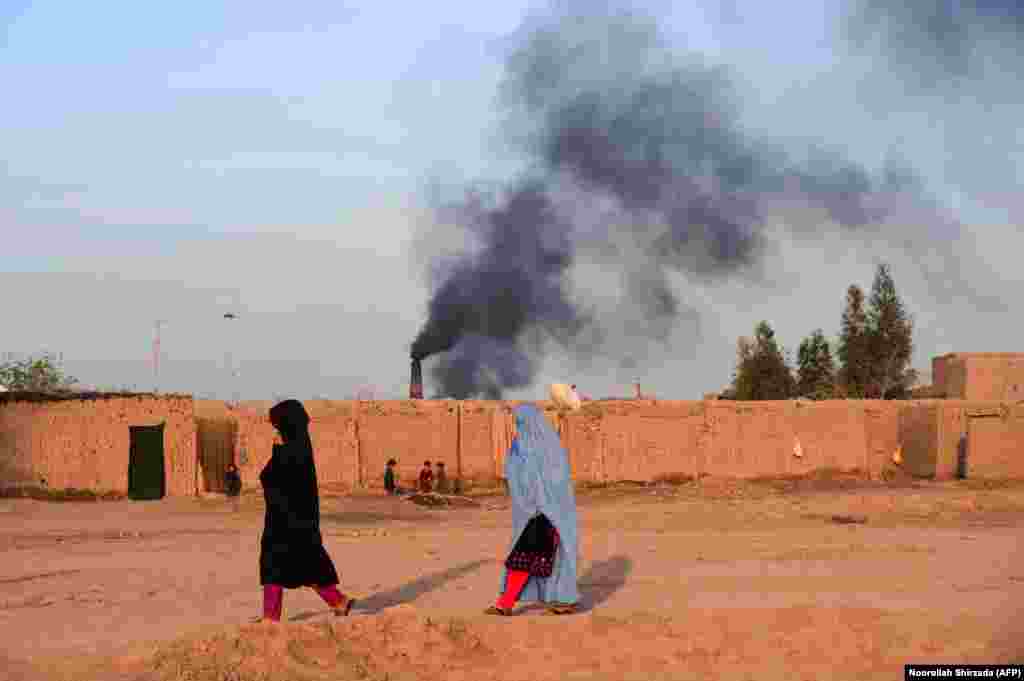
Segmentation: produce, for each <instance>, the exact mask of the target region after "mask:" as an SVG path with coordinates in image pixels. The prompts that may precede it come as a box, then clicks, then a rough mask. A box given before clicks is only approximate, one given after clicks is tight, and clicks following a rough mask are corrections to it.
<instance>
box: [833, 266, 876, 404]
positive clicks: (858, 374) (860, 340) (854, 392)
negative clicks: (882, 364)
mask: <svg viewBox="0 0 1024 681" xmlns="http://www.w3.org/2000/svg"><path fill="white" fill-rule="evenodd" d="M869 343H870V335H869V328H868V315H867V312H866V311H865V310H864V291H862V290H861V288H860V287H859V286H857V285H856V284H851V285H850V288H848V289H846V309H845V310H843V318H842V322H841V323H840V330H839V344H838V347H837V348H836V354H838V355H839V375H838V379H839V381H838V382H839V384H840V386H841V387H842V390H843V393H844V394H845V395H846V396H847V397H851V398H864V397H865V396H866V395H867V393H868V388H869V386H870V384H871V356H870V348H869Z"/></svg>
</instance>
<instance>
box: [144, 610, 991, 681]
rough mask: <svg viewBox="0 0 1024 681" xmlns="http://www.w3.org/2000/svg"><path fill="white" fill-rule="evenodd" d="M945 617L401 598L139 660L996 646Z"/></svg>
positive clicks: (207, 662)
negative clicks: (604, 608) (554, 612)
mask: <svg viewBox="0 0 1024 681" xmlns="http://www.w3.org/2000/svg"><path fill="white" fill-rule="evenodd" d="M738 615H741V616H738ZM952 624H953V623H951V626H952ZM957 624H958V625H959V626H960V627H961V628H958V631H960V632H961V635H960V636H959V637H953V636H951V635H950V634H951V631H937V630H931V631H926V632H916V631H915V630H914V628H913V617H912V616H911V615H910V614H908V615H907V616H906V617H904V616H902V615H894V614H892V613H888V614H886V613H883V612H882V611H879V610H874V609H868V608H835V609H831V610H821V609H813V608H801V607H795V608H785V609H779V610H773V609H750V610H745V611H743V612H742V613H738V612H736V611H729V612H725V611H705V610H699V611H686V612H685V613H681V616H680V617H679V618H671V617H657V616H653V615H644V614H639V615H633V616H631V617H610V616H603V615H599V614H593V613H586V614H581V615H576V616H566V617H537V616H520V617H513V618H498V617H486V616H482V615H480V616H472V617H469V618H457V617H431V616H428V615H426V614H424V613H423V612H422V611H418V610H416V609H415V608H413V607H411V606H408V605H404V606H398V607H395V608H391V609H389V610H387V611H385V612H384V613H382V614H380V615H376V616H366V615H363V616H358V615H356V616H353V617H350V618H348V619H332V620H330V621H328V622H324V623H320V624H291V623H286V624H283V625H251V626H247V627H242V628H241V629H235V630H234V631H225V632H223V633H220V634H218V635H216V636H213V637H206V638H203V639H201V640H190V641H181V642H178V643H175V644H173V645H172V646H170V647H168V648H165V649H164V650H162V651H161V652H160V653H159V654H157V656H156V657H155V658H154V660H153V667H152V668H153V669H154V670H155V672H156V674H157V676H156V678H158V679H159V680H160V681H181V680H183V679H189V680H191V681H285V680H288V681H314V680H321V679H322V680H324V681H327V680H328V679H331V680H338V679H372V680H383V679H388V680H389V681H396V680H398V679H420V680H421V681H442V680H446V681H447V680H451V681H457V680H460V679H474V680H477V679H480V680H493V681H497V680H499V679H527V678H529V679H536V680H537V681H546V680H551V681H554V680H556V679H565V678H590V679H626V678H637V679H639V678H645V679H647V678H672V679H698V678H723V677H725V678H733V677H735V676H736V675H737V674H740V673H745V672H752V671H755V670H756V671H757V672H758V673H759V674H760V676H759V678H779V679H782V678H791V675H792V671H794V670H798V671H799V673H800V674H801V676H802V677H803V678H813V677H815V676H816V675H817V677H818V678H826V677H828V678H831V677H832V675H834V674H835V673H836V672H840V671H841V675H842V676H850V677H852V676H856V677H858V678H892V677H893V676H894V675H898V673H899V672H900V671H901V668H902V665H903V664H904V662H905V661H906V660H907V659H911V658H913V659H928V660H929V661H934V662H943V661H948V662H952V661H960V662H963V661H965V660H967V659H974V658H979V657H980V658H987V659H988V661H992V660H993V659H1001V658H1002V657H1004V656H1005V655H1007V652H1005V651H1001V650H998V649H997V648H995V647H993V646H992V644H991V643H990V641H988V640H981V639H977V640H969V639H971V637H966V638H965V637H964V636H963V635H962V632H964V631H969V630H970V629H964V628H962V626H963V624H964V623H957ZM954 641H955V642H956V643H955V644H953V645H950V642H954ZM940 642H942V643H940ZM940 658H941V659H940ZM666 672H671V673H669V674H668V675H666Z"/></svg>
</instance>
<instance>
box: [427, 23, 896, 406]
mask: <svg viewBox="0 0 1024 681" xmlns="http://www.w3.org/2000/svg"><path fill="white" fill-rule="evenodd" d="M517 45H518V46H517V48H516V49H515V50H513V52H512V53H511V56H510V58H509V60H508V63H507V75H506V81H505V83H504V86H503V89H502V101H503V103H504V105H505V106H506V107H507V111H508V114H509V121H510V128H509V131H510V136H511V137H512V138H513V139H514V140H515V141H516V143H517V144H519V145H520V147H521V148H522V149H524V150H525V151H527V152H528V154H529V157H530V158H532V159H533V161H534V164H533V167H532V168H531V169H530V170H529V172H528V173H527V175H526V176H524V177H522V178H520V179H519V180H517V181H516V182H515V183H513V184H512V185H511V186H510V187H509V188H508V189H507V190H506V191H505V192H503V193H500V194H498V195H496V196H494V197H492V200H491V202H490V203H489V204H487V205H484V204H482V203H481V202H480V201H479V200H473V201H467V202H466V203H465V204H463V205H461V206H458V207H457V210H456V214H457V215H458V216H459V223H460V224H462V225H463V226H464V228H465V233H466V236H467V240H471V241H472V242H473V243H474V244H476V245H477V246H478V247H477V248H473V249H467V251H466V252H465V253H464V254H463V255H462V256H461V257H459V258H457V259H456V260H455V261H454V262H450V263H447V264H446V268H447V269H446V270H445V271H444V276H442V277H441V279H440V280H439V282H438V285H437V286H436V287H435V290H434V291H433V295H432V297H431V300H430V304H429V317H428V320H427V322H426V324H425V326H424V327H423V329H422V330H421V332H420V333H419V335H418V337H417V338H416V339H415V342H414V343H413V346H412V355H413V356H414V357H418V358H423V357H427V356H430V355H434V354H438V353H444V354H443V355H442V356H441V357H440V358H439V360H438V361H437V362H436V363H435V365H434V367H433V369H432V372H431V373H432V375H433V378H434V384H435V386H436V387H437V389H438V393H439V395H441V396H448V397H455V398H465V397H471V396H478V395H483V396H486V397H490V398H497V397H500V396H501V394H502V391H503V390H506V389H513V388H519V387H524V386H528V385H530V384H531V383H532V382H533V380H534V377H535V376H536V373H537V371H538V368H539V366H540V360H541V358H542V357H543V356H544V353H545V348H546V347H547V344H548V343H550V342H556V343H560V344H561V345H563V346H565V347H566V348H568V349H569V351H570V352H571V353H573V354H576V355H580V354H587V353H594V352H598V351H606V349H602V348H601V347H600V346H601V339H602V337H603V331H602V325H601V324H600V323H599V321H598V318H597V317H595V315H594V314H592V312H591V311H590V310H588V309H586V308H584V307H583V305H582V303H580V302H579V301H578V299H577V298H576V297H575V296H573V295H572V291H571V290H570V286H569V274H570V271H571V269H572V268H573V266H574V265H577V264H579V263H580V262H582V261H583V260H587V261H600V262H602V263H603V264H605V265H607V266H609V267H615V268H618V269H619V270H621V271H622V272H623V278H624V281H625V282H626V284H625V286H624V292H625V296H626V304H627V305H628V306H629V307H631V308H635V309H637V310H640V311H642V317H643V319H644V320H645V323H643V324H640V325H638V327H637V329H636V333H637V334H639V337H634V338H633V339H632V342H633V343H634V344H643V343H655V342H658V341H663V340H664V339H665V338H666V337H667V334H668V332H669V331H670V330H671V328H672V325H673V322H674V321H675V320H676V319H677V317H678V316H679V315H680V314H681V313H684V312H685V311H686V309H687V307H686V305H685V304H684V303H683V302H682V301H680V300H679V299H678V297H677V294H676V292H675V291H674V289H673V287H672V285H671V283H670V281H671V275H672V273H673V272H676V273H678V272H681V273H684V274H686V275H687V276H693V277H706V278H711V279H714V278H722V277H735V276H748V274H749V273H750V272H751V271H753V270H754V268H755V267H756V265H757V263H758V261H759V258H760V256H761V255H762V253H763V252H764V249H765V248H766V240H765V229H766V218H765V213H764V211H765V205H766V204H765V202H766V200H767V199H768V198H769V197H780V196H785V197H787V199H789V200H795V201H798V202H800V203H801V204H802V205H805V206H809V207H812V208H813V207H816V208H817V209H820V210H821V211H823V214H824V216H825V218H826V219H827V220H829V221H831V222H832V223H834V224H837V225H840V226H841V227H845V228H848V229H859V228H864V227H866V226H868V225H871V224H873V223H876V222H877V221H879V220H882V219H883V218H884V217H885V212H886V206H888V205H889V204H890V203H891V201H890V199H891V197H892V196H894V195H896V194H899V193H900V192H905V191H906V190H907V188H908V187H912V186H915V183H914V178H913V177H912V175H911V176H909V177H908V176H907V175H906V173H905V172H904V173H903V174H900V173H898V172H895V171H894V170H893V169H890V168H883V169H882V170H880V171H879V172H871V171H869V170H867V169H865V168H862V167H860V166H858V165H857V164H854V163H852V162H850V161H848V160H846V159H844V158H843V157H842V155H840V154H838V153H835V152H829V151H827V150H818V151H817V152H815V153H814V154H812V155H810V156H809V157H808V158H804V159H799V160H797V159H795V158H792V157H791V156H790V155H788V154H787V153H786V152H785V151H783V150H782V149H781V148H778V147H776V146H773V145H772V144H771V143H770V141H769V140H762V139H756V138H753V137H752V136H751V135H750V134H749V133H747V132H745V131H744V130H743V128H742V126H741V125H740V123H739V111H738V105H737V97H736V93H735V88H734V83H733V78H732V77H731V74H730V72H729V71H728V70H726V69H724V68H721V67H716V66H708V65H705V64H702V63H700V62H699V61H697V60H696V59H689V60H686V59H683V58H682V57H680V56H679V55H676V54H674V53H673V51H672V50H671V49H670V48H669V47H668V45H667V44H666V43H665V42H664V40H663V38H662V36H661V35H660V32H659V29H658V26H657V24H656V22H654V21H653V20H651V19H650V18H648V17H644V16H641V15H638V14H635V13H631V12H627V11H601V12H598V11H593V10H590V9H588V10H586V11H574V10H571V9H570V10H565V11H558V12H553V13H549V14H546V15H544V16H538V17H535V18H532V19H531V20H529V21H528V22H527V23H526V24H525V25H524V27H523V30H522V32H521V34H520V36H519V42H518V43H517ZM612 354H613V355H614V354H615V353H614V352H613V353H612ZM643 354H644V353H643V352H642V350H639V351H638V348H637V347H633V348H631V349H630V350H629V351H628V352H627V351H623V352H621V353H619V355H618V357H619V362H620V364H621V365H624V366H628V365H631V364H635V362H636V359H635V357H636V356H638V355H639V356H643Z"/></svg>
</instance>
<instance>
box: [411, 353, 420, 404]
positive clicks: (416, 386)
mask: <svg viewBox="0 0 1024 681" xmlns="http://www.w3.org/2000/svg"><path fill="white" fill-rule="evenodd" d="M409 399H410V400H422V399H423V367H422V366H421V365H420V360H418V359H416V358H415V357H414V358H413V360H412V376H411V377H410V379H409Z"/></svg>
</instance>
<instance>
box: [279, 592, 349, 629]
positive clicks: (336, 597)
mask: <svg viewBox="0 0 1024 681" xmlns="http://www.w3.org/2000/svg"><path fill="white" fill-rule="evenodd" d="M312 588H313V589H314V590H315V591H316V592H317V593H318V594H320V598H322V599H324V601H326V602H327V605H329V606H331V607H332V608H334V607H337V606H338V605H341V602H342V601H344V600H345V596H344V595H343V594H342V593H341V592H340V591H338V587H337V586H335V585H333V584H332V585H331V586H314V587H312ZM283 602H284V587H283V586H279V585H277V584H264V585H263V617H264V619H268V620H274V621H275V622H280V621H281V606H282V605H283Z"/></svg>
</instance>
